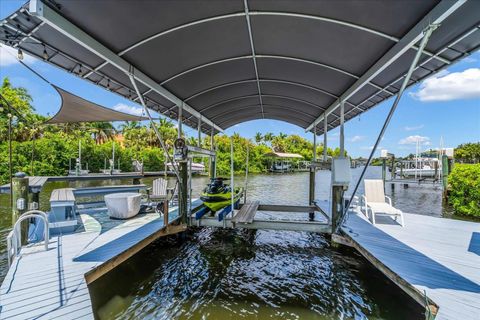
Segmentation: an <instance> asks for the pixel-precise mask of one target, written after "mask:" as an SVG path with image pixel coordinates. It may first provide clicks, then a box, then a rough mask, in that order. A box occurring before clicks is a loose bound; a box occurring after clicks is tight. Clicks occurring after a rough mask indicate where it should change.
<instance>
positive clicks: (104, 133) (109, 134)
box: [89, 122, 116, 144]
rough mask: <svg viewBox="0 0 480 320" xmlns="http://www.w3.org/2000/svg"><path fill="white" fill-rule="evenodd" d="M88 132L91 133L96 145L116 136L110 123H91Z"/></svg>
mask: <svg viewBox="0 0 480 320" xmlns="http://www.w3.org/2000/svg"><path fill="white" fill-rule="evenodd" d="M89 131H90V132H92V133H93V139H94V140H95V142H96V144H102V143H105V142H106V141H107V140H110V139H112V138H113V137H114V136H115V134H116V131H115V127H114V126H113V125H112V124H111V123H110V122H92V123H90V125H89Z"/></svg>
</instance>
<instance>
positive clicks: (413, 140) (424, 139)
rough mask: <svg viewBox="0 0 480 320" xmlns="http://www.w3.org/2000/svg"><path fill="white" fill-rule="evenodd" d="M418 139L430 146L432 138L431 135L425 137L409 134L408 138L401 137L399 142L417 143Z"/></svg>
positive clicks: (422, 143)
mask: <svg viewBox="0 0 480 320" xmlns="http://www.w3.org/2000/svg"><path fill="white" fill-rule="evenodd" d="M417 141H418V142H419V143H420V144H421V145H424V146H428V145H429V144H430V138H429V137H424V136H419V135H415V136H408V137H406V138H403V139H401V140H400V141H399V142H398V144H403V145H405V144H416V143H417Z"/></svg>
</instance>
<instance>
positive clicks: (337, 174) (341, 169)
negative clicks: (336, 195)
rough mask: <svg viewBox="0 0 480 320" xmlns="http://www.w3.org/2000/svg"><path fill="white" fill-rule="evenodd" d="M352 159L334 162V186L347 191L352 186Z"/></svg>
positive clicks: (334, 160)
mask: <svg viewBox="0 0 480 320" xmlns="http://www.w3.org/2000/svg"><path fill="white" fill-rule="evenodd" d="M350 180H351V173H350V159H349V158H337V159H333V162H332V186H342V187H344V189H345V190H346V189H347V188H348V185H349V184H350Z"/></svg>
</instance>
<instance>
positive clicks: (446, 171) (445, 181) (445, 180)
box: [442, 154, 450, 199]
mask: <svg viewBox="0 0 480 320" xmlns="http://www.w3.org/2000/svg"><path fill="white" fill-rule="evenodd" d="M449 173H450V172H449V168H448V157H447V155H445V154H444V155H442V186H443V197H444V199H447V189H448V174H449Z"/></svg>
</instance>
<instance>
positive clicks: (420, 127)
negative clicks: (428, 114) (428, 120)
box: [404, 124, 425, 131]
mask: <svg viewBox="0 0 480 320" xmlns="http://www.w3.org/2000/svg"><path fill="white" fill-rule="evenodd" d="M423 127H425V125H423V124H419V125H418V126H411V127H409V126H406V127H404V129H405V131H415V130H420V129H422V128H423Z"/></svg>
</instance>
